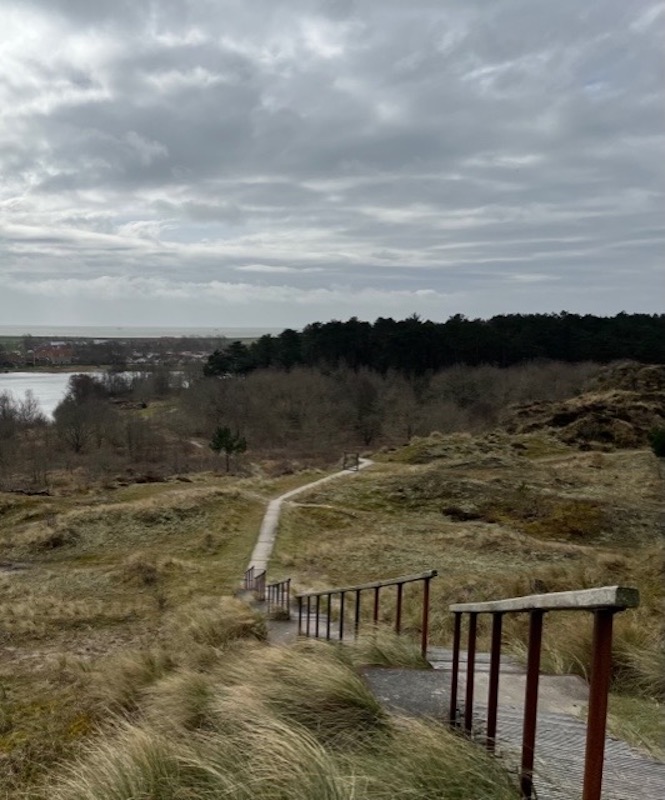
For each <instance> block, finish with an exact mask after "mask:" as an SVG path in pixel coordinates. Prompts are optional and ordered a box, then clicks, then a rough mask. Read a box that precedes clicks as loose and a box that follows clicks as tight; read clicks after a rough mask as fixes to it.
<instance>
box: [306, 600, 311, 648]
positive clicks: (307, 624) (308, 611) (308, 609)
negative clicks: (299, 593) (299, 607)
mask: <svg viewBox="0 0 665 800" xmlns="http://www.w3.org/2000/svg"><path fill="white" fill-rule="evenodd" d="M311 601H312V598H311V597H310V596H309V595H307V622H306V623H305V636H307V637H308V638H309V627H310V619H311V616H312V603H311Z"/></svg>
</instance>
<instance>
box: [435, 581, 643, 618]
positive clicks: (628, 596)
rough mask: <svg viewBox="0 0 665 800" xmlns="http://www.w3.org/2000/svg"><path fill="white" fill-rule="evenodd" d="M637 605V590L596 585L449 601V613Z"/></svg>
mask: <svg viewBox="0 0 665 800" xmlns="http://www.w3.org/2000/svg"><path fill="white" fill-rule="evenodd" d="M639 604H640V593H639V592H638V591H637V589H632V588H630V587H628V586H600V587H598V588H596V589H579V590H577V591H573V592H551V593H550V594H529V595H525V596H524V597H510V598H508V599H506V600H488V601H485V602H481V603H453V605H451V606H449V609H450V610H451V611H452V612H453V613H458V612H462V613H474V614H495V613H508V612H519V611H534V610H535V609H538V610H540V611H594V610H596V609H600V608H607V609H609V608H613V609H614V610H615V611H623V610H624V609H626V608H636V607H637V606H639Z"/></svg>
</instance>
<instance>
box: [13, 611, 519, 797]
mask: <svg viewBox="0 0 665 800" xmlns="http://www.w3.org/2000/svg"><path fill="white" fill-rule="evenodd" d="M183 615H184V616H183ZM177 617H178V618H174V619H173V620H172V621H171V622H172V623H173V624H172V625H171V626H170V627H168V626H167V628H166V630H165V632H164V634H163V638H162V639H161V641H160V646H159V648H158V649H156V650H155V651H153V652H150V653H148V652H128V653H125V654H124V655H123V656H122V658H121V659H115V660H110V661H109V660H103V661H101V662H99V663H97V662H93V663H91V664H87V665H86V664H84V665H81V664H77V665H70V667H69V668H68V669H69V672H70V678H69V680H70V681H71V682H72V685H75V686H76V692H72V694H71V696H70V698H69V700H70V702H72V704H73V705H74V709H72V712H71V713H72V715H73V719H72V723H71V724H70V727H69V728H68V736H67V737H66V738H65V737H63V738H62V739H61V741H62V742H63V745H62V747H61V748H60V750H59V752H58V753H57V755H58V757H59V758H63V757H64V756H65V755H66V756H68V761H67V763H66V764H63V765H61V766H58V767H56V768H55V769H53V770H52V771H51V772H50V773H49V775H48V779H47V780H46V779H45V778H44V777H43V776H42V777H40V776H39V775H36V776H34V780H33V781H32V783H31V784H30V788H29V796H30V797H31V798H34V800H38V799H39V798H43V800H46V798H48V800H129V799H130V798H145V799H146V800H148V798H154V800H165V798H166V799H168V798H173V800H175V799H176V798H184V797H187V798H191V800H212V798H219V797H228V798H231V799H233V800H245V799H246V800H250V798H255V797H266V798H268V797H269V798H275V799H276V800H280V799H282V798H283V800H301V799H302V800H322V798H323V799H325V798H331V800H388V798H394V797H405V798H413V800H416V799H417V798H442V800H443V798H445V799H446V800H473V798H477V800H481V798H482V799H483V800H508V798H514V797H515V792H516V790H515V787H514V785H513V783H512V781H511V779H509V777H508V776H507V774H506V773H505V772H504V771H503V770H502V768H501V766H500V765H499V764H497V763H495V762H492V761H491V760H490V759H489V757H487V756H486V755H485V754H484V753H483V752H482V751H481V750H480V749H477V748H475V747H474V746H473V745H471V744H469V743H467V742H465V741H463V740H461V739H460V738H459V737H457V736H455V735H454V734H452V733H451V732H450V731H448V730H446V729H445V728H444V727H443V726H440V725H437V724H435V723H433V722H425V721H419V720H413V719H406V718H401V717H394V716H389V715H387V714H386V712H385V711H384V710H383V709H382V708H381V706H380V704H379V703H378V701H377V700H376V699H375V698H374V696H373V695H372V694H371V692H370V690H369V689H368V687H367V686H366V685H365V683H364V681H363V680H362V679H361V678H360V677H359V675H358V674H357V672H356V671H355V670H354V668H353V666H352V664H353V662H354V661H361V662H362V661H363V652H364V651H363V650H362V649H359V650H357V651H356V650H351V651H347V650H346V649H345V650H342V649H339V648H335V647H334V646H332V645H325V644H322V643H303V644H299V645H296V646H294V647H292V648H286V647H271V646H268V645H266V644H265V643H263V641H262V640H263V638H264V637H265V628H264V626H263V623H262V621H261V619H260V618H259V617H258V616H257V615H256V614H255V613H254V612H253V611H251V610H250V609H249V608H247V607H246V606H243V605H242V604H241V603H240V602H239V601H233V600H230V599H228V598H226V599H223V598H222V599H220V598H217V599H213V598H209V599H208V600H207V601H206V602H205V603H203V604H200V603H199V604H194V605H191V606H190V607H189V608H188V609H181V610H180V611H179V612H177ZM183 623H184V624H183ZM172 637H175V638H172ZM390 647H391V645H390V644H389V643H388V642H387V641H386V642H384V645H383V649H384V652H387V651H388V650H389V649H390ZM398 649H400V650H401V651H402V654H404V653H403V651H404V647H403V645H400V646H399V648H398ZM10 724H11V723H10ZM93 727H94V728H95V730H94V732H92V728H93ZM60 733H62V732H60ZM36 741H37V743H41V744H44V743H43V742H39V740H38V739H37V740H36ZM67 751H69V752H67ZM40 755H42V756H44V755H46V754H45V753H41V754H40ZM48 755H53V754H52V753H49V754H48ZM9 763H10V765H11V763H12V760H11V752H10V761H9ZM24 777H25V776H24ZM8 789H9V791H10V793H11V787H8ZM16 796H17V797H18V796H19V794H18V793H17V794H16Z"/></svg>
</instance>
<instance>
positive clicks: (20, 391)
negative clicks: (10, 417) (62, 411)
mask: <svg viewBox="0 0 665 800" xmlns="http://www.w3.org/2000/svg"><path fill="white" fill-rule="evenodd" d="M70 375H76V372H2V373H0V394H2V393H3V392H11V394H12V395H14V397H15V398H16V399H17V400H22V399H23V398H24V397H25V393H26V391H27V390H28V389H30V390H31V391H32V393H33V394H34V396H35V398H36V399H37V401H38V403H39V407H40V409H41V410H42V411H43V412H44V414H46V416H48V417H50V416H52V414H53V409H54V408H55V407H56V406H57V405H58V403H59V402H60V401H61V400H62V398H63V397H64V396H65V392H66V391H67V384H68V383H69V376H70Z"/></svg>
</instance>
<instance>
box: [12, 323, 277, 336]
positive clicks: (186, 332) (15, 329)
mask: <svg viewBox="0 0 665 800" xmlns="http://www.w3.org/2000/svg"><path fill="white" fill-rule="evenodd" d="M282 330H283V329H282V328H157V327H152V328H150V327H121V326H110V325H100V326H96V325H81V326H76V325H0V336H27V335H31V336H53V337H63V338H64V337H70V336H73V337H78V338H81V339H131V338H134V339H160V338H162V337H164V336H206V337H208V336H210V337H217V336H223V337H226V338H228V339H234V338H235V339H256V338H258V337H259V336H263V334H264V333H272V334H275V335H277V334H279V333H281V332H282Z"/></svg>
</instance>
